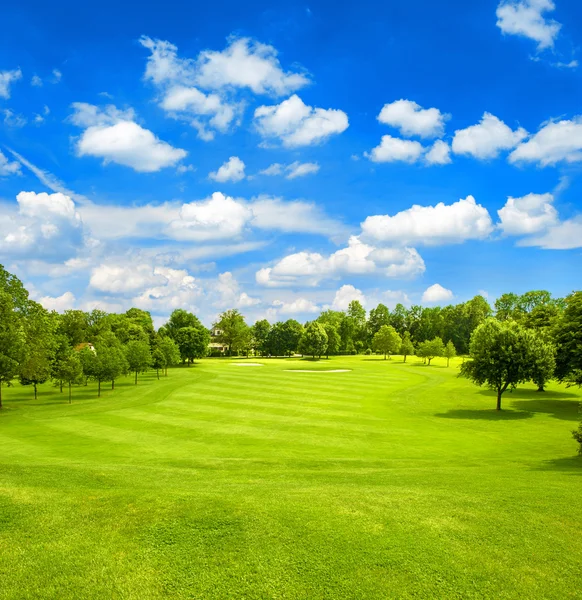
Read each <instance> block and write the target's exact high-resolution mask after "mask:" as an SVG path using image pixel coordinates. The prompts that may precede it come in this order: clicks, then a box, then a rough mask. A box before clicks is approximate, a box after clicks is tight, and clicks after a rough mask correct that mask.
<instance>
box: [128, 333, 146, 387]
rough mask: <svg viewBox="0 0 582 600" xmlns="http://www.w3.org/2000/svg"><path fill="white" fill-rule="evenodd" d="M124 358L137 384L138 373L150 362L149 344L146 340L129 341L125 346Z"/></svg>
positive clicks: (144, 369)
mask: <svg viewBox="0 0 582 600" xmlns="http://www.w3.org/2000/svg"><path fill="white" fill-rule="evenodd" d="M125 358H126V360H127V365H128V368H129V370H130V371H131V372H132V373H135V384H136V385H137V375H138V373H143V372H144V371H147V369H148V368H149V367H150V366H151V364H152V355H151V352H150V346H149V344H148V343H147V342H142V341H131V342H129V343H128V344H127V345H126V346H125Z"/></svg>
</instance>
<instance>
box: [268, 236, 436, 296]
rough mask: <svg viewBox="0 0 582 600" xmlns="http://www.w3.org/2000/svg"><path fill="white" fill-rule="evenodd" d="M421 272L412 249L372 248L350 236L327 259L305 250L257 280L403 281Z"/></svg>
mask: <svg viewBox="0 0 582 600" xmlns="http://www.w3.org/2000/svg"><path fill="white" fill-rule="evenodd" d="M424 269H425V265H424V261H423V260H422V257H421V256H420V255H419V254H418V252H417V251H416V250H415V249H414V248H374V247H373V246H368V245H367V244H364V243H362V242H361V241H360V240H359V238H357V237H356V236H352V237H351V238H350V240H349V243H348V246H347V247H346V248H342V249H341V250H338V251H337V252H334V253H333V254H331V255H329V256H327V257H325V256H323V255H322V254H319V253H318V252H305V251H303V252H297V253H295V254H290V255H288V256H285V257H284V258H282V259H281V260H280V261H278V262H277V263H276V264H275V265H274V266H273V267H266V268H263V269H260V270H259V271H257V273H256V280H257V283H259V284H261V285H264V286H268V287H280V286H286V285H295V284H301V285H306V286H314V285H317V284H318V283H319V282H320V281H321V280H323V279H330V278H337V277H340V276H342V275H346V274H357V275H371V274H379V275H384V276H385V277H400V278H405V277H414V276H416V275H418V274H420V273H422V272H423V271H424Z"/></svg>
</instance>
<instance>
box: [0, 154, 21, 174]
mask: <svg viewBox="0 0 582 600" xmlns="http://www.w3.org/2000/svg"><path fill="white" fill-rule="evenodd" d="M20 172H21V171H20V163H19V162H16V161H12V162H10V161H9V160H8V159H7V158H6V156H4V154H2V150H0V177H7V176H8V175H20Z"/></svg>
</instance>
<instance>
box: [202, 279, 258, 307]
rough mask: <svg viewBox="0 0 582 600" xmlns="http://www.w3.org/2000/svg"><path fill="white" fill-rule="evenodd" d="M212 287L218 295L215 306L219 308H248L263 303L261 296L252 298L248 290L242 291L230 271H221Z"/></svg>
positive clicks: (213, 291) (215, 294)
mask: <svg viewBox="0 0 582 600" xmlns="http://www.w3.org/2000/svg"><path fill="white" fill-rule="evenodd" d="M210 287H211V292H212V293H213V294H214V296H216V298H215V299H214V301H213V306H217V307H219V308H248V307H250V306H256V305H257V304H260V303H261V301H260V300H259V298H252V297H251V296H249V295H248V294H247V293H246V292H241V290H240V285H239V283H238V281H237V280H236V278H235V277H234V275H233V274H232V273H231V272H230V271H226V272H225V273H220V274H219V275H218V279H217V281H216V282H215V283H214V284H213V285H211V286H210Z"/></svg>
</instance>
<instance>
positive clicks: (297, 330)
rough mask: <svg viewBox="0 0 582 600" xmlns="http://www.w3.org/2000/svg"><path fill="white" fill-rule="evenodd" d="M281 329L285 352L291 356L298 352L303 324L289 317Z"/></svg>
mask: <svg viewBox="0 0 582 600" xmlns="http://www.w3.org/2000/svg"><path fill="white" fill-rule="evenodd" d="M281 330H282V335H283V345H284V347H285V354H288V355H289V356H291V354H294V353H295V352H297V348H298V347H299V340H300V339H301V336H302V335H303V325H301V323H299V321H296V320H295V319H288V320H287V321H285V322H284V323H283V325H282V328H281Z"/></svg>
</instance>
